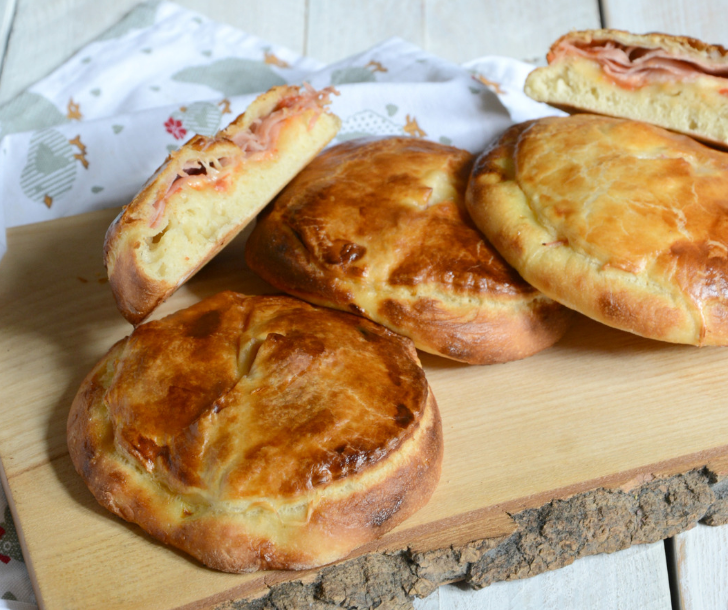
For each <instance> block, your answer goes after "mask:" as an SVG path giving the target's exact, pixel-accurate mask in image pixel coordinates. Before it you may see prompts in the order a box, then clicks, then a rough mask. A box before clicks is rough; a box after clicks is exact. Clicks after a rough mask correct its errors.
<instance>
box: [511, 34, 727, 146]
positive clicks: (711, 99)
mask: <svg viewBox="0 0 728 610" xmlns="http://www.w3.org/2000/svg"><path fill="white" fill-rule="evenodd" d="M547 60H548V63H549V65H548V66H545V67H542V68H537V69H536V70H534V71H533V72H532V73H531V74H529V76H528V78H527V79H526V85H525V92H526V94H527V95H529V96H530V97H532V98H533V99H535V100H537V101H539V102H546V103H548V104H551V105H553V106H556V107H559V108H561V109H563V110H567V111H574V110H576V111H580V112H592V113H599V114H606V115H609V116H615V117H623V118H628V119H634V120H638V121H645V122H648V123H652V124H654V125H658V126H660V127H665V128H666V129H671V130H673V131H678V132H681V133H685V134H687V135H690V136H693V137H696V138H699V139H701V140H704V141H706V142H708V143H711V144H715V145H718V146H721V147H727V146H728V115H727V114H726V112H725V107H726V104H728V51H726V49H724V48H723V47H721V46H719V45H709V44H706V43H704V42H701V41H699V40H696V39H694V38H687V37H684V36H670V35H668V34H659V33H653V34H642V35H637V34H630V33H629V32H623V31H620V30H586V31H580V32H571V33H569V34H566V35H565V36H562V37H561V38H559V40H557V41H556V42H555V43H554V44H553V45H552V47H551V50H550V51H549V53H548V56H547Z"/></svg>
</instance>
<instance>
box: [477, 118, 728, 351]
mask: <svg viewBox="0 0 728 610" xmlns="http://www.w3.org/2000/svg"><path fill="white" fill-rule="evenodd" d="M727 189H728V153H724V152H720V151H717V150H714V149H712V148H708V147H706V146H703V145H702V144H700V143H698V142H696V141H695V140H693V139H692V138H689V137H687V136H683V135H679V134H675V133H672V132H669V131H666V130H664V129H661V128H659V127H655V126H653V125H648V124H646V123H641V122H636V121H628V120H624V119H615V118H611V117H604V116H597V115H588V114H577V115H573V116H570V117H564V118H557V117H549V118H545V119H540V120H538V121H533V122H527V123H522V124H519V125H515V126H513V127H512V128H510V129H509V130H508V131H506V133H505V134H504V135H503V137H502V138H501V140H500V142H499V143H498V144H497V146H496V147H495V148H494V149H493V150H491V151H490V152H488V153H486V154H484V155H483V156H482V157H480V158H479V159H478V161H477V162H476V164H475V167H474V169H473V176H472V179H471V182H470V186H469V190H468V197H467V204H468V208H469V210H470V213H471V215H472V217H473V219H474V220H475V223H476V224H477V225H478V226H479V227H481V229H482V230H483V231H484V232H485V233H486V235H487V236H488V237H489V239H490V240H491V242H492V243H493V245H494V246H495V247H496V248H498V250H499V251H500V252H501V253H502V254H503V256H504V257H505V258H506V260H507V261H508V262H510V263H511V264H512V265H513V266H514V267H515V268H516V269H518V271H519V272H520V273H521V275H522V276H523V277H524V278H525V279H526V280H528V281H529V282H531V283H532V284H533V285H534V286H536V287H537V288H539V289H540V290H542V291H543V292H544V293H545V294H547V295H549V296H550V297H552V298H554V299H556V300H557V301H559V302H561V303H563V304H565V305H567V306H569V307H571V308H573V309H576V310H578V311H580V312H582V313H584V314H586V315H588V316H590V317H592V318H594V319H596V320H599V321H600V322H603V323H605V324H608V325H610V326H613V327H615V328H621V329H623V330H627V331H631V332H633V333H637V334H639V335H642V336H645V337H650V338H653V339H661V340H664V341H672V342H676V343H689V344H694V345H726V344H727V343H728V199H727V198H726V190H727Z"/></svg>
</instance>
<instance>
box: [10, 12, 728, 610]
mask: <svg viewBox="0 0 728 610" xmlns="http://www.w3.org/2000/svg"><path fill="white" fill-rule="evenodd" d="M179 3H180V4H182V5H184V6H187V7H189V8H192V9H194V10H198V11H200V12H202V13H203V14H206V15H208V16H209V17H211V18H214V19H218V20H220V21H223V22H227V23H230V24H231V25H233V26H235V27H238V28H240V29H242V30H245V31H248V32H250V33H253V34H255V35H257V36H260V37H261V38H263V39H266V40H269V41H271V42H274V43H278V44H282V45H284V46H287V47H288V48H290V49H292V50H293V51H296V52H299V53H305V54H309V55H311V56H313V57H316V58H318V59H321V60H324V61H336V60H339V59H342V58H343V57H345V56H347V55H348V54H350V53H351V52H357V51H360V50H363V49H365V48H368V47H370V46H372V45H373V44H376V43H378V42H380V41H381V40H382V39H384V38H386V37H387V36H390V35H392V34H394V35H398V36H402V37H404V38H407V39H409V40H410V41H411V42H414V43H415V44H419V45H421V46H422V47H423V48H425V49H426V50H429V51H431V52H433V53H436V54H439V55H441V56H443V57H446V58H448V59H452V60H455V61H458V60H469V59H473V58H475V57H478V56H481V55H485V54H489V53H493V54H498V55H511V56H514V57H518V58H522V59H532V58H542V57H543V55H544V54H545V51H546V49H547V48H548V46H549V45H550V44H551V42H553V39H555V38H556V37H557V36H559V35H560V34H561V33H563V32H565V31H567V30H569V29H572V28H582V27H598V16H599V13H600V11H601V15H602V19H603V23H604V25H605V26H608V27H619V28H624V29H631V30H633V31H637V32H640V31H641V32H644V31H665V32H671V33H675V34H687V35H693V36H698V37H702V38H703V39H705V40H706V41H708V42H717V43H721V44H724V45H726V44H727V43H728V39H726V36H728V34H727V33H726V30H725V28H724V27H723V22H724V21H725V18H724V17H725V14H726V12H727V11H728V2H726V0H709V1H708V2H701V3H689V2H686V1H684V0H666V1H665V2H659V3H656V2H654V1H652V0H630V1H629V2H628V1H626V0H602V2H601V3H597V2H596V1H595V0H594V1H592V0H589V1H587V2H584V1H583V0H571V1H568V2H566V1H564V0H552V1H544V0H526V1H524V2H519V3H517V4H514V5H505V4H503V3H495V2H492V1H491V0H487V1H485V2H482V1H477V2H476V1H465V0H460V1H459V2H454V3H453V2H440V1H439V0H414V1H412V2H403V3H401V5H400V3H390V2H384V1H378V2H372V3H367V4H368V5H369V8H368V9H367V10H365V9H363V8H362V7H361V4H362V3H358V2H353V0H346V1H342V2H333V1H332V0H271V1H269V2H262V3H261V2H255V3H253V2H234V3H233V2H227V1H225V0H204V1H203V0H180V2H179ZM136 4H137V1H136V0H115V1H114V2H111V1H110V0H94V1H89V0H0V17H1V19H0V58H1V59H2V61H3V64H2V65H3V70H2V73H0V102H2V101H5V100H7V99H9V98H11V97H13V96H14V95H16V94H17V93H19V92H20V91H22V90H23V89H24V88H26V87H27V86H29V85H30V84H32V83H34V82H35V81H37V80H38V79H39V78H42V77H43V76H44V75H46V74H47V73H48V72H49V71H50V70H52V69H54V68H55V67H57V66H58V65H59V64H60V63H62V62H63V61H65V60H66V59H67V58H68V57H70V56H71V55H72V54H73V53H74V52H75V51H76V50H77V49H79V48H80V47H81V46H83V45H84V44H86V43H87V42H89V41H90V40H93V38H95V37H96V36H98V35H99V34H101V33H102V32H103V30H105V29H106V28H108V27H109V26H111V25H113V24H114V23H116V22H117V21H118V20H119V19H120V18H121V17H122V16H123V15H124V14H126V13H127V12H128V11H129V10H130V9H131V8H132V7H133V6H134V5H136ZM600 4H601V6H600ZM332 5H333V8H332ZM402 6H404V7H405V8H402ZM347 7H348V8H349V10H350V13H349V14H350V15H352V16H355V17H356V19H348V18H344V19H343V20H339V21H336V20H328V21H325V22H324V21H323V19H325V15H326V14H327V10H336V11H338V12H339V13H342V11H343V12H344V13H343V14H344V16H346V13H345V9H346V8H347ZM405 11H406V12H405ZM403 13H404V20H403V18H402V15H403ZM595 16H596V20H595ZM324 23H325V24H327V27H322V24H324ZM393 23H394V24H395V25H394V26H393V25H392V24H393ZM54 231H55V229H53V230H51V231H50V233H51V234H52V233H54ZM23 239H24V238H23V237H22V235H12V236H11V247H13V244H14V243H16V240H20V241H23ZM77 241H78V242H79V243H83V242H84V237H82V236H79V237H78V240H77ZM54 243H55V244H56V246H52V244H54ZM49 244H51V245H49V246H48V247H46V246H42V247H40V248H39V249H40V251H42V253H43V254H42V255H41V254H39V255H38V257H37V258H36V259H35V260H36V261H39V260H41V259H42V256H43V255H44V256H55V257H66V256H68V251H67V249H71V250H72V249H73V248H75V242H73V240H71V243H65V244H61V245H59V244H58V243H57V242H54V241H53V240H50V241H49ZM85 256H88V257H89V258H88V260H87V261H85V265H86V266H83V265H81V267H82V268H83V269H84V270H85V272H86V276H87V277H86V276H79V277H83V279H84V280H85V281H86V284H84V283H83V282H82V281H81V280H79V279H76V281H77V282H78V283H79V286H78V288H80V287H82V286H86V288H87V289H88V290H87V294H86V295H85V297H82V299H81V300H82V301H83V303H84V305H83V307H100V308H101V310H103V311H105V312H106V314H99V315H94V316H91V317H90V318H87V319H86V321H85V322H84V323H83V324H81V325H80V326H79V327H78V328H70V327H68V328H66V329H64V328H63V324H62V323H60V322H59V320H55V321H52V320H51V318H53V314H48V315H47V317H48V318H49V319H48V320H46V319H45V318H43V319H41V320H40V321H38V320H33V321H31V320H32V316H31V317H28V319H27V321H26V322H25V323H22V322H20V323H18V322H15V328H14V329H11V330H12V332H13V333H20V334H15V335H13V336H16V337H20V338H19V339H18V340H17V342H15V343H13V349H12V350H11V349H10V348H9V347H8V346H7V345H6V343H5V336H3V339H2V341H3V343H2V344H1V345H2V350H1V353H2V357H3V361H2V367H1V368H0V378H2V379H3V381H4V382H5V384H6V386H8V392H9V393H10V394H11V395H12V396H20V397H22V400H21V401H20V403H19V405H15V404H13V403H12V401H10V400H7V399H6V400H4V401H3V403H4V409H5V413H6V414H9V415H11V416H12V417H13V418H18V419H21V418H23V419H29V420H30V421H29V422H28V423H27V424H24V425H23V427H22V430H20V431H18V433H19V437H18V439H16V440H17V443H15V444H14V446H20V447H21V448H22V447H25V448H27V451H26V455H27V454H28V453H30V454H31V455H32V454H33V452H34V451H37V443H38V441H39V440H40V441H41V443H45V445H42V447H43V450H42V453H43V457H42V460H43V461H44V462H45V461H50V462H49V463H59V461H60V463H62V462H63V460H67V458H66V457H65V447H64V446H63V443H62V442H59V441H58V438H59V437H58V431H59V426H60V424H57V423H56V424H52V423H51V422H52V421H54V420H53V418H52V417H51V416H50V415H48V414H45V415H39V414H38V413H35V412H32V411H28V409H27V408H26V407H27V400H30V401H31V402H33V403H35V402H37V401H44V400H45V401H48V400H55V401H56V402H57V410H58V411H59V412H60V411H62V410H63V409H64V408H67V402H68V400H69V399H70V398H71V397H72V396H73V392H75V386H76V385H77V384H78V383H79V382H80V377H79V375H80V376H82V373H81V372H79V371H80V369H81V368H83V367H85V366H90V364H91V363H92V362H93V360H94V358H95V357H97V352H98V351H99V350H101V349H103V348H102V346H103V345H106V342H107V341H109V340H111V339H112V338H113V337H114V336H117V335H119V333H121V334H123V333H124V332H125V331H122V330H119V329H116V330H114V329H113V328H112V329H110V328H108V327H107V326H106V324H107V323H108V322H110V321H111V320H112V319H113V317H111V316H110V317H108V318H105V317H104V316H105V315H108V314H109V311H111V310H110V309H109V306H110V305H111V302H110V300H109V298H108V295H106V296H104V294H105V293H104V292H103V289H104V286H103V284H100V283H99V281H100V280H102V279H103V275H99V274H103V269H102V268H101V264H100V260H99V258H98V257H97V256H96V255H91V254H90V253H87V254H86V255H85ZM72 259H73V257H72ZM73 260H74V261H75V263H74V264H76V266H77V267H78V266H79V263H80V261H79V259H77V258H76V259H73ZM7 268H8V267H7V261H4V262H3V263H2V264H0V276H3V277H4V276H5V275H6V269H7ZM7 274H8V275H9V274H12V275H13V278H14V279H13V280H12V281H11V282H10V283H9V284H8V283H7V282H8V281H9V280H8V278H5V279H4V281H6V283H5V284H4V286H5V288H6V289H8V287H10V288H9V290H10V293H9V294H8V293H7V292H5V293H4V295H3V297H2V301H1V302H0V307H2V308H3V310H7V309H8V308H9V307H14V306H15V303H16V302H17V303H19V304H20V306H26V305H27V304H28V303H30V304H31V306H33V305H34V304H36V303H38V304H40V303H41V302H42V301H44V302H45V303H46V304H45V305H43V307H46V306H47V305H48V302H50V301H52V296H53V294H54V290H55V289H56V288H58V286H57V283H56V282H55V281H49V282H48V283H49V285H50V286H53V288H49V287H47V286H44V285H43V282H41V283H40V285H39V284H37V283H36V284H33V285H34V290H36V291H37V293H38V294H37V295H36V296H35V297H32V298H31V297H29V296H28V295H27V294H25V296H23V295H22V294H20V293H19V294H18V295H17V296H16V295H14V294H13V293H12V290H13V288H12V287H13V283H14V282H15V283H17V285H19V286H22V285H24V283H25V281H26V278H28V280H29V281H30V278H32V277H33V276H34V275H35V274H36V269H34V265H28V266H27V267H25V268H24V269H20V270H17V269H16V270H14V271H12V272H7ZM206 277H207V278H208V279H206V280H205V282H211V281H213V280H211V279H210V277H213V276H210V275H209V273H208V275H207V276H206ZM46 281H47V280H46ZM198 281H203V280H202V279H200V280H198ZM223 284H224V282H223ZM218 285H219V284H218ZM212 286H213V288H214V282H213V284H212ZM63 294H65V293H64V291H63V290H61V291H60V292H59V298H61V299H62V298H63V296H62V295H63ZM186 298H191V299H194V298H196V297H195V296H194V294H193V295H187V297H186ZM39 306H40V305H39ZM73 307H76V308H79V307H82V306H81V305H79V304H78V303H76V301H74V305H73ZM112 307H113V306H112ZM32 309H33V307H31V310H32ZM51 309H55V308H54V307H51ZM57 310H58V315H59V316H65V315H67V312H68V309H67V305H64V304H63V302H59V304H58V307H57ZM3 313H4V312H3ZM78 315H80V314H75V316H76V317H72V318H71V319H70V320H69V324H70V323H72V322H73V321H74V320H77V319H78ZM33 325H36V326H37V327H36V328H34V327H33ZM4 330H8V329H4ZM119 336H120V335H119ZM90 345H97V346H98V347H96V348H91V347H90ZM16 349H19V350H20V351H19V352H18V353H17V354H16V353H15V352H14V350H16ZM26 350H30V351H29V352H28V354H30V356H28V354H26ZM46 351H47V352H48V354H46ZM39 353H40V354H45V357H43V358H38V356H37V355H38V354H39ZM16 356H17V362H16V361H15V360H16V358H15V357H16ZM76 356H78V357H79V358H80V361H79V362H78V363H77V364H74V359H75V357H76ZM44 368H50V369H53V372H51V371H45V370H44ZM39 369H40V370H41V374H40V376H39V383H38V384H37V385H34V386H33V387H31V388H27V387H24V388H18V387H16V385H15V384H16V382H15V377H16V374H22V371H28V370H30V371H35V370H39ZM690 374H691V373H690V371H686V372H685V375H688V376H689V375H690ZM69 375H70V377H69ZM45 384H50V387H45ZM54 384H55V385H54ZM13 392H15V394H12V393H13ZM486 394H488V392H486ZM7 395H8V394H6V393H4V396H7ZM687 402H688V403H689V401H687ZM696 404H699V403H696ZM550 406H553V404H552V405H550ZM685 408H686V409H689V408H690V406H689V404H688V405H686V406H685ZM704 423H707V422H704ZM33 425H36V426H39V427H38V429H37V431H36V432H37V433H35V434H33V433H32V432H31V431H30V428H32V426H33ZM707 425H708V426H709V425H710V424H709V423H707ZM568 427H569V426H568V424H567V429H568ZM557 432H558V431H557ZM561 434H562V436H565V435H564V434H563V433H561ZM657 436H658V437H659V434H658V435H657ZM486 438H487V437H486ZM567 440H568V439H567ZM667 442H671V441H670V439H669V438H668V439H667ZM566 444H568V443H566ZM33 447H35V449H33ZM535 447H536V450H537V452H540V451H542V449H541V448H540V447H539V446H538V445H537V444H536V445H535ZM625 451H627V452H628V451H629V448H625ZM588 459H589V458H587V460H588ZM3 461H4V463H5V464H6V465H7V464H13V465H17V464H18V463H19V462H18V458H15V457H13V456H6V455H5V454H3ZM34 467H37V464H36V465H35V466H34ZM54 472H55V471H54ZM32 473H33V470H32V469H31V470H29V471H28V477H29V479H30V480H32V477H33V474H32ZM16 474H17V472H16ZM39 480H40V479H39ZM71 489H72V486H70V487H66V486H64V485H61V486H60V490H61V492H62V493H63V494H66V495H69V494H71V491H70V490H71ZM74 493H76V492H74ZM77 493H81V494H83V493H85V492H83V490H81V491H78V490H77ZM41 495H43V494H41ZM44 497H45V496H44ZM82 497H83V496H82ZM81 505H83V504H81ZM19 506H20V508H22V506H23V503H22V502H21V504H20V505H19ZM88 509H89V510H91V511H92V512H93V510H94V508H93V507H88ZM43 510H45V511H46V515H44V519H45V521H46V522H47V532H48V535H49V536H50V539H52V540H57V539H58V538H57V536H58V534H59V532H62V531H64V530H67V525H66V524H65V523H64V522H63V520H62V518H61V517H60V516H59V518H58V519H56V518H55V515H56V511H55V507H54V505H52V504H51V503H44V504H43ZM98 518H99V519H100V520H101V522H102V523H106V522H107V521H108V517H105V516H104V517H101V515H98ZM122 527H124V526H122ZM496 529H497V528H496ZM695 531H696V530H692V531H691V532H690V533H689V534H686V535H683V536H684V537H685V538H684V539H685V540H687V536H692V535H693V532H695ZM701 531H702V532H703V534H702V535H703V536H704V538H705V540H706V542H705V544H706V545H707V544H708V543H709V541H711V540H712V543H713V544H717V545H718V548H717V549H712V548H711V550H710V552H703V551H702V550H701V544H703V543H699V544H685V545H684V546H683V547H682V552H683V554H684V557H685V558H686V559H687V560H690V561H692V562H693V563H692V564H691V565H693V571H692V572H691V574H693V577H692V578H690V579H688V580H686V578H687V576H686V575H687V574H688V572H687V571H682V572H679V576H680V583H681V585H680V586H681V587H687V589H686V591H688V592H689V590H690V589H691V588H693V587H699V588H700V594H701V595H705V596H706V597H705V599H718V600H720V599H722V598H721V597H720V595H721V593H720V592H721V591H724V590H725V582H727V581H728V568H727V567H726V566H728V562H725V561H723V562H720V563H715V562H714V561H713V555H715V556H716V557H720V556H724V555H725V549H727V548H728V541H726V540H725V537H724V536H717V535H716V537H713V538H712V539H711V533H710V532H711V531H713V530H711V529H708V528H702V530H701ZM69 538H73V536H70V535H69ZM82 538H83V539H84V540H87V541H88V540H91V539H92V538H93V532H89V533H88V534H84V535H83V536H82ZM693 539H695V540H697V538H695V537H693ZM151 544H152V545H154V544H155V543H151ZM721 545H722V546H721ZM676 546H677V545H676ZM74 548H75V547H74ZM720 553H723V555H720ZM621 555H622V554H621V553H618V554H615V555H613V556H610V560H612V561H613V562H614V564H613V565H615V566H620V565H621V568H620V569H621V570H622V572H623V574H624V575H625V578H627V577H628V576H629V575H630V574H631V568H630V567H629V566H628V562H627V561H626V560H625V562H623V563H620V562H619V560H618V558H619V557H620V556H621ZM64 556H67V552H66V551H65V550H64ZM84 557H85V556H84ZM649 558H650V561H652V562H654V564H655V566H657V567H659V566H661V565H662V564H664V557H661V556H660V554H659V553H651V554H649ZM47 559H48V561H52V557H48V558H47ZM124 561H126V560H125V559H123V558H122V563H124ZM184 565H187V564H184ZM577 565H578V564H577ZM586 565H589V566H592V567H590V568H589V569H590V570H592V571H591V572H590V574H591V579H592V580H593V581H594V582H597V581H598V580H599V579H600V578H601V574H602V570H601V568H597V567H596V564H595V563H589V564H586ZM31 568H32V565H31ZM75 568H76V569H81V570H83V566H82V565H81V564H76V566H75ZM584 569H585V570H586V569H587V568H586V567H585V568H584ZM122 572H123V570H122ZM559 573H560V572H559ZM559 573H557V574H559ZM695 574H701V575H702V577H701V578H696V577H695V576H694V575H695ZM554 576H555V580H554V581H553V582H554V583H555V584H554V586H555V587H556V588H557V589H560V590H561V598H560V599H561V603H560V604H559V607H562V608H576V607H578V606H574V605H573V603H574V600H573V599H572V598H571V597H569V595H568V591H567V586H566V584H565V583H566V580H564V581H561V584H559V580H558V576H556V575H554ZM588 580H589V579H588V578H586V577H585V580H584V582H588ZM189 586H195V585H184V586H182V587H181V589H182V590H186V589H187V588H189ZM236 586H237V585H236ZM615 586H617V587H619V585H618V584H617V585H615ZM509 587H510V589H509ZM499 589H500V590H501V591H505V590H510V591H511V594H510V597H509V599H510V600H511V601H510V602H509V603H510V604H512V605H515V606H518V605H519V604H522V602H523V595H524V590H523V589H521V588H520V583H506V584H504V585H499ZM80 590H81V591H83V590H84V587H83V586H82V587H81V588H80ZM620 591H621V597H620V600H621V601H620V604H621V605H613V603H612V602H613V598H609V597H607V596H605V597H602V598H601V599H600V600H598V601H599V603H600V604H601V605H599V606H595V608H596V607H599V608H616V607H625V608H632V607H637V605H636V604H635V603H631V602H630V599H631V598H630V596H631V593H630V590H629V589H623V590H622V589H619V590H618V591H617V593H620ZM120 595H121V594H120ZM685 595H687V594H685ZM711 595H714V597H712V598H711V597H710V596H711ZM117 597H119V596H114V595H112V599H114V600H115V601H117V602H118V601H120V600H119V599H117ZM121 601H123V600H121ZM461 601H462V600H461ZM461 601H460V602H458V601H457V600H455V601H453V599H450V598H448V600H447V602H446V603H445V604H444V605H443V606H442V607H443V608H446V607H447V608H450V607H461V606H459V605H458V604H460V603H461ZM595 603H597V602H595ZM723 605H725V602H723ZM515 606H514V607H515ZM694 607H697V606H694Z"/></svg>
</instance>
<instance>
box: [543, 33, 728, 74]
mask: <svg viewBox="0 0 728 610" xmlns="http://www.w3.org/2000/svg"><path fill="white" fill-rule="evenodd" d="M565 40H571V41H580V42H584V43H591V42H594V41H605V40H612V41H615V42H618V43H620V44H623V45H625V46H634V47H645V48H651V49H665V50H666V51H669V52H671V53H674V54H675V55H683V56H687V57H694V58H696V59H709V60H711V61H714V62H716V63H720V64H726V65H728V50H726V49H725V48H724V47H722V46H720V45H717V44H708V43H705V42H703V41H702V40H698V39H697V38H690V37H688V36H674V35H671V34H663V33H661V32H650V33H648V34H632V33H631V32H627V31H625V30H614V29H608V28H606V29H599V30H579V31H574V32H569V33H568V34H564V35H563V36H562V37H561V38H559V39H558V40H557V41H556V42H555V43H554V44H552V45H551V49H550V51H549V55H547V57H546V59H547V60H549V57H552V55H553V53H554V51H555V50H556V49H557V48H558V47H559V46H560V45H561V44H562V43H563V42H564V41H565Z"/></svg>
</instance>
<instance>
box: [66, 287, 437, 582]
mask: <svg viewBox="0 0 728 610" xmlns="http://www.w3.org/2000/svg"><path fill="white" fill-rule="evenodd" d="M68 447H69V450H70V454H71V459H72V460H73V464H74V466H75V467H76V470H77V471H78V472H79V474H80V475H81V476H82V477H83V479H84V480H85V481H86V484H87V485H88V486H89V488H90V489H91V491H92V493H93V494H94V496H96V499H97V500H98V501H99V502H100V503H101V504H102V505H103V506H104V507H106V508H108V509H109V510H110V511H112V512H114V513H116V514H117V515H119V516H120V517H123V518H124V519H126V520H128V521H132V522H135V523H138V524H139V525H141V527H142V528H143V529H145V530H146V531H147V532H149V533H150V534H151V535H153V536H155V537H157V538H159V539H160V540H162V541H164V542H165V543H167V544H171V545H173V546H176V547H178V548H180V549H182V550H184V551H186V552H188V553H190V554H191V555H194V556H195V557H197V558H198V559H199V560H200V561H202V562H203V563H205V564H207V565H208V566H210V567H213V568H217V569H219V570H224V571H228V572H245V571H252V570H257V569H270V568H273V569H277V568H280V569H299V568H310V567H314V566H318V565H321V564H325V563H328V562H331V561H334V560H337V559H340V558H342V557H344V556H346V555H347V554H348V553H350V552H351V551H352V549H354V548H355V547H357V546H359V545H361V544H363V543H365V542H368V541H371V540H373V539H374V538H376V537H377V536H379V535H381V534H382V533H384V532H386V531H387V530H389V529H391V528H392V527H394V526H395V525H397V524H399V523H400V522H402V521H403V520H404V519H406V518H407V517H408V516H409V515H411V514H412V513H414V512H415V511H416V510H418V509H419V508H420V507H422V506H423V505H424V504H425V503H426V502H427V500H428V499H429V497H430V495H431V494H432V492H433V490H434V488H435V486H436V484H437V480H438V477H439V475H440V464H441V460H442V432H441V424H440V416H439V413H438V409H437V404H436V403H435V399H434V397H433V395H432V392H431V391H430V389H429V387H428V384H427V380H426V379H425V375H424V372H423V370H422V368H421V367H420V364H419V361H418V359H417V354H416V352H415V349H414V347H413V346H412V343H411V342H410V341H409V340H408V339H405V338H403V337H400V336H398V335H396V334H395V333H392V332H390V331H389V330H387V329H385V328H383V327H381V326H379V325H377V324H374V323H372V322H370V321H368V320H364V319H362V318H360V317H357V316H353V315H350V314H346V313H341V312H337V311H333V310H327V309H322V308H317V307H313V306H311V305H309V304H307V303H304V302H302V301H299V300H297V299H292V298H290V297H282V296H266V297H262V296H261V297H249V296H243V295H241V294H236V293H233V292H224V293H220V294H219V295H217V296H215V297H211V298H209V299H206V300H204V301H202V302H200V303H198V304H197V305H194V306H193V307H190V308H189V309H186V310H182V311H179V312H177V313H175V314H173V315H171V316H169V317H166V318H164V319H162V320H159V321H153V322H149V323H147V324H143V325H141V326H139V327H137V328H136V329H135V331H134V332H133V333H132V334H131V336H129V337H127V338H125V339H123V340H121V341H120V342H118V343H117V344H116V345H115V346H114V347H113V348H112V349H111V351H110V352H109V353H108V354H107V355H106V356H104V358H103V359H102V360H101V361H100V362H99V363H98V364H97V365H96V367H95V368H94V369H93V370H92V371H91V373H90V374H89V375H88V377H87V378H86V379H85V380H84V382H83V384H82V385H81V388H80V390H79V392H78V394H77V396H76V399H75V400H74V402H73V406H72V407H71V412H70V415H69V419H68Z"/></svg>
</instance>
